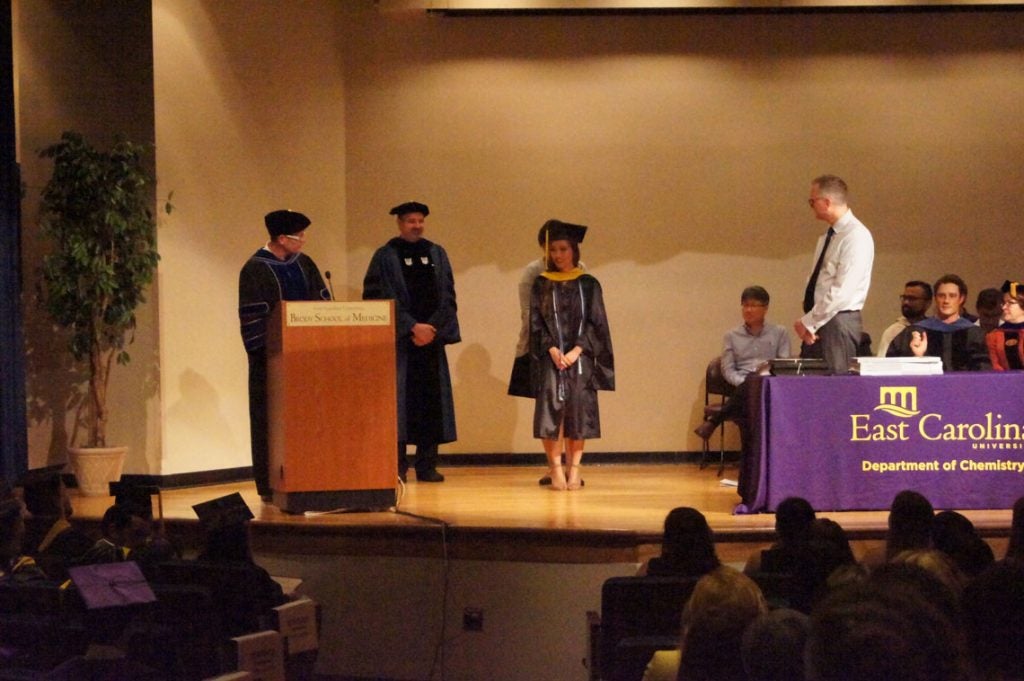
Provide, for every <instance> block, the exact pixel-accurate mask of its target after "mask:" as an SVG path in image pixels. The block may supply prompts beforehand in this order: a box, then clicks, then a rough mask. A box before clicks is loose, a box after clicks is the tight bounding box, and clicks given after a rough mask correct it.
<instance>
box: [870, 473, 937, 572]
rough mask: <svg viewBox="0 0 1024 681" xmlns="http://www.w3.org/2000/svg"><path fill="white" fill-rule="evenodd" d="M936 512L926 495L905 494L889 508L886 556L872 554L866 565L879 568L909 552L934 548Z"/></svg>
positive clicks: (875, 552) (908, 491) (912, 492)
mask: <svg viewBox="0 0 1024 681" xmlns="http://www.w3.org/2000/svg"><path fill="white" fill-rule="evenodd" d="M934 517H935V510H934V509H933V508H932V505H931V502H929V501H928V499H926V498H925V497H924V495H923V494H920V493H919V492H915V491H913V490H903V491H902V492H900V493H899V494H897V495H896V496H895V497H894V498H893V500H892V505H891V506H890V507H889V521H888V522H889V531H888V533H887V535H886V538H885V550H884V552H881V553H880V552H877V551H871V552H869V553H868V554H867V555H865V556H864V559H863V562H864V564H865V565H867V566H868V567H869V568H874V567H877V566H878V565H881V564H882V563H885V562H887V561H889V560H892V558H893V557H894V556H895V555H896V554H898V553H900V552H901V551H907V550H909V549H930V548H932V525H933V523H934Z"/></svg>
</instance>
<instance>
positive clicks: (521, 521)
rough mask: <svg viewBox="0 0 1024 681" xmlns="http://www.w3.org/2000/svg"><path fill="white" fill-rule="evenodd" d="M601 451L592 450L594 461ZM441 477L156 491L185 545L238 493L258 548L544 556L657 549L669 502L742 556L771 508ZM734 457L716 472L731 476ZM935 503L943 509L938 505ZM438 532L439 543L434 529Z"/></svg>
mask: <svg viewBox="0 0 1024 681" xmlns="http://www.w3.org/2000/svg"><path fill="white" fill-rule="evenodd" d="M599 456H600V455H597V456H595V457H593V458H595V459H597V458H598V457H599ZM442 471H443V473H444V474H445V476H446V478H447V480H446V481H445V482H444V483H441V484H428V483H419V482H416V481H415V475H414V474H413V472H412V471H410V475H409V482H408V483H407V484H406V485H405V486H404V488H400V489H399V495H400V498H399V503H398V505H397V507H396V508H395V509H394V510H386V509H385V510H373V511H369V512H358V511H356V512H346V513H334V514H329V513H328V514H319V515H289V514H286V513H283V512H281V511H280V510H278V509H277V508H276V507H274V506H272V505H269V504H264V503H262V502H261V501H260V500H259V497H258V496H257V495H256V490H255V487H254V486H253V484H252V482H251V481H245V482H238V483H230V484H221V485H210V486H197V487H189V488H182V489H169V490H166V491H164V492H163V494H162V498H163V512H164V517H165V518H166V522H167V531H168V534H169V535H170V536H172V537H178V538H180V539H181V541H182V542H183V544H184V545H185V546H191V545H193V544H194V542H195V540H196V538H197V534H198V533H197V525H196V518H195V514H194V512H193V511H192V505H193V504H197V503H199V502H202V501H206V500H209V499H213V498H216V497H218V496H223V495H225V494H230V493H232V492H236V491H237V492H241V494H242V496H243V497H244V498H245V500H246V502H247V503H248V504H249V506H250V508H251V509H252V510H253V513H254V514H255V515H256V518H255V520H254V521H253V537H254V545H255V548H256V550H257V551H258V553H260V554H275V553H282V554H309V553H315V554H336V555H352V556H391V557H401V556H409V557H434V556H439V555H440V553H441V552H442V551H445V552H446V554H445V555H446V556H447V557H448V558H452V559H464V560H500V561H516V562H553V563H629V562H638V561H640V560H642V559H643V558H645V557H646V556H648V555H652V554H653V553H657V549H658V547H657V545H658V543H659V542H660V537H661V531H662V522H663V521H664V518H665V515H666V514H667V513H668V511H669V510H670V509H672V508H674V507H676V506H692V507H694V508H697V509H699V510H700V511H701V512H702V513H704V515H705V516H706V517H707V519H708V522H709V524H710V525H711V527H712V529H713V530H714V532H715V536H716V540H717V542H718V545H719V552H720V555H721V557H722V559H723V560H726V561H729V562H732V561H742V560H743V559H744V558H745V557H746V556H747V555H748V554H749V553H750V552H751V551H752V550H753V549H754V548H755V545H760V544H764V543H767V542H769V541H770V540H771V536H772V532H773V528H774V522H775V516H774V515H773V514H770V513H762V514H754V515H733V513H732V510H733V507H734V506H735V505H736V504H737V503H738V502H739V497H738V495H737V493H736V488H735V487H728V486H723V485H722V484H721V483H720V479H719V478H718V477H717V475H716V472H717V466H716V465H710V466H708V467H707V468H704V469H703V470H701V469H700V468H699V466H698V465H697V464H696V463H684V464H644V465H634V464H604V465H601V464H591V465H586V462H585V466H584V474H583V478H584V481H585V483H586V485H585V487H584V488H583V489H581V490H578V491H574V492H556V491H551V490H550V489H549V488H546V487H541V486H539V485H538V484H537V480H538V478H540V476H541V475H543V474H544V472H545V471H544V469H543V468H540V467H531V466H472V467H470V466H458V465H449V466H445V467H442ZM737 473H738V470H737V468H736V466H735V465H733V466H727V467H726V469H725V473H724V477H725V478H733V479H735V477H736V475H737ZM110 503H112V500H111V499H110V498H109V497H82V496H75V497H74V498H73V504H74V508H75V515H76V517H78V518H80V519H84V520H90V521H97V520H98V519H99V518H100V517H101V516H102V514H103V512H104V511H105V510H106V508H107V507H108V506H109V505H110ZM936 510H937V511H938V510H943V509H936ZM818 515H819V516H824V517H829V518H832V519H834V520H836V521H837V522H838V523H839V524H840V525H842V526H843V527H844V528H845V529H846V531H847V533H848V535H849V536H850V538H851V540H852V541H853V542H854V548H855V552H856V553H858V554H860V553H862V551H863V550H864V549H865V548H867V547H868V546H871V545H876V544H877V543H878V542H879V541H880V540H881V539H882V538H883V537H884V534H885V529H886V517H887V512H886V511H856V512H829V511H819V513H818ZM964 515H966V516H967V517H969V518H970V519H971V520H972V521H973V522H974V524H975V526H976V527H977V528H978V529H979V530H980V531H981V532H982V534H983V535H984V536H985V537H986V539H987V540H988V541H989V542H990V543H991V544H992V546H993V549H994V550H995V551H996V555H997V556H1001V555H1002V551H1003V550H1005V543H1006V537H1007V535H1008V532H1009V527H1010V517H1011V512H1010V510H1008V509H996V510H972V511H964ZM442 538H443V540H444V541H443V542H442V541H440V539H442Z"/></svg>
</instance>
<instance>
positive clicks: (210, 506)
mask: <svg viewBox="0 0 1024 681" xmlns="http://www.w3.org/2000/svg"><path fill="white" fill-rule="evenodd" d="M192 510H193V511H195V512H196V515H197V516H198V517H199V524H200V525H202V526H203V529H204V530H206V531H207V532H215V531H217V530H222V529H224V528H226V527H231V526H232V525H238V524H239V523H244V522H245V521H247V520H252V519H253V518H255V517H256V516H254V515H253V514H252V511H250V510H249V507H248V506H247V505H246V503H245V499H243V498H242V495H241V494H239V493H238V492H235V493H234V494H229V495H227V496H225V497H218V498H216V499H212V500H210V501H204V502H203V503H201V504H196V505H195V506H193V507H192Z"/></svg>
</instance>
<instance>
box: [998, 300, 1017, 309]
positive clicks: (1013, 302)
mask: <svg viewBox="0 0 1024 681" xmlns="http://www.w3.org/2000/svg"><path fill="white" fill-rule="evenodd" d="M1010 305H1020V301H1019V300H1017V299H1016V298H1014V299H1012V300H1004V301H1003V302H1002V303H1000V307H1009V306H1010Z"/></svg>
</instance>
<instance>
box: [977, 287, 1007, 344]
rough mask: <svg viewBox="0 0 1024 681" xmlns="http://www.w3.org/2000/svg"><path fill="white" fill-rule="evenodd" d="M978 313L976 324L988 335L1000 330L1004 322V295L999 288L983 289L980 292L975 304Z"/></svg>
mask: <svg viewBox="0 0 1024 681" xmlns="http://www.w3.org/2000/svg"><path fill="white" fill-rule="evenodd" d="M974 308H975V309H976V310H977V311H978V320H977V321H976V322H974V323H975V324H976V325H977V326H980V327H981V330H982V331H984V332H985V333H988V332H989V331H991V330H992V329H995V328H998V326H999V325H1000V324H1001V323H1002V321H1003V294H1002V292H1001V291H1000V290H999V289H997V288H983V289H982V290H980V291H978V299H977V301H975V303H974Z"/></svg>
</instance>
